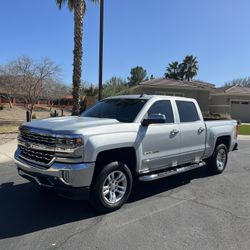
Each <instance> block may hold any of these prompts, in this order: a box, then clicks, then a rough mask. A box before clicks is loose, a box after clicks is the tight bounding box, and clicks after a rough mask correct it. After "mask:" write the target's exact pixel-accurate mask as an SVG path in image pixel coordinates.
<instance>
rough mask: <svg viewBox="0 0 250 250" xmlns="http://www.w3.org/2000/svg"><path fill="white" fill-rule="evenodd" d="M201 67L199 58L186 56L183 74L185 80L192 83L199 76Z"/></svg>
mask: <svg viewBox="0 0 250 250" xmlns="http://www.w3.org/2000/svg"><path fill="white" fill-rule="evenodd" d="M198 70H199V66H198V60H197V57H194V56H193V55H190V56H186V57H185V59H184V60H183V74H184V79H185V80H187V81H189V82H190V81H192V80H193V78H194V77H195V76H196V75H197V74H198Z"/></svg>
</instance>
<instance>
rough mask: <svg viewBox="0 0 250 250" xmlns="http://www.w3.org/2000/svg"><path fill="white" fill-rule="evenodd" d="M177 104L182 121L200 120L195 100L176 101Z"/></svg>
mask: <svg viewBox="0 0 250 250" xmlns="http://www.w3.org/2000/svg"><path fill="white" fill-rule="evenodd" d="M176 104H177V108H178V111H179V115H180V122H195V121H199V120H200V118H199V115H198V113H197V110H196V107H195V104H194V103H193V102H186V101H176Z"/></svg>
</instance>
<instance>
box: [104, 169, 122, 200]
mask: <svg viewBox="0 0 250 250" xmlns="http://www.w3.org/2000/svg"><path fill="white" fill-rule="evenodd" d="M126 191H127V177H126V175H125V174H124V173H123V172H121V171H118V170H117V171H113V172H111V173H110V174H109V175H108V177H107V178H106V179H105V181H104V184H103V187H102V195H103V198H104V200H105V201H106V202H107V203H109V204H115V203H117V202H119V201H120V200H121V199H122V198H123V197H124V195H125V193H126Z"/></svg>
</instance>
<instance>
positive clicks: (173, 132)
mask: <svg viewBox="0 0 250 250" xmlns="http://www.w3.org/2000/svg"><path fill="white" fill-rule="evenodd" d="M178 133H179V130H176V129H173V130H172V131H171V132H170V134H171V135H176V134H178Z"/></svg>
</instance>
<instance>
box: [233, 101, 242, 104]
mask: <svg viewBox="0 0 250 250" xmlns="http://www.w3.org/2000/svg"><path fill="white" fill-rule="evenodd" d="M232 104H240V102H239V101H232Z"/></svg>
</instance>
